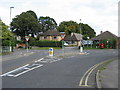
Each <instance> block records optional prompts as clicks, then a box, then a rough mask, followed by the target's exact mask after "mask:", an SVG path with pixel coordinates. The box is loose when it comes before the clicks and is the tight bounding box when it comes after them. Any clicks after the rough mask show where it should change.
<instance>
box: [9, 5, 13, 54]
mask: <svg viewBox="0 0 120 90" xmlns="http://www.w3.org/2000/svg"><path fill="white" fill-rule="evenodd" d="M12 8H14V7H10V23H11V15H12ZM10 31H11V25H10ZM11 51H12V52H13V47H11V41H10V52H11Z"/></svg>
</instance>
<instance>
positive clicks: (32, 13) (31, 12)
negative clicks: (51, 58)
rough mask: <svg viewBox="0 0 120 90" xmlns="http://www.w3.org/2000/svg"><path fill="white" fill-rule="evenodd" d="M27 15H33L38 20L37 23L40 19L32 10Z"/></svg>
mask: <svg viewBox="0 0 120 90" xmlns="http://www.w3.org/2000/svg"><path fill="white" fill-rule="evenodd" d="M27 13H29V14H31V15H32V16H33V17H34V18H35V19H36V21H38V18H37V15H36V13H35V12H33V11H32V10H29V11H27Z"/></svg>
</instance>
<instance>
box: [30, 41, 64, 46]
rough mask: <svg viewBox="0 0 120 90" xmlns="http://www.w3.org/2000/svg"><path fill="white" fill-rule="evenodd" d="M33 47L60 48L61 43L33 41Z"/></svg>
mask: <svg viewBox="0 0 120 90" xmlns="http://www.w3.org/2000/svg"><path fill="white" fill-rule="evenodd" d="M32 44H33V45H34V46H38V47H62V42H61V41H47V40H44V41H35V42H33V43H32Z"/></svg>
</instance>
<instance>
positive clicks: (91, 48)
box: [84, 47, 110, 50]
mask: <svg viewBox="0 0 120 90" xmlns="http://www.w3.org/2000/svg"><path fill="white" fill-rule="evenodd" d="M107 49H110V48H96V47H84V50H107Z"/></svg>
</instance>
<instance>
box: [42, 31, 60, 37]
mask: <svg viewBox="0 0 120 90" xmlns="http://www.w3.org/2000/svg"><path fill="white" fill-rule="evenodd" d="M40 35H41V36H60V32H59V31H57V30H48V31H46V32H44V33H42V34H40Z"/></svg>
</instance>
